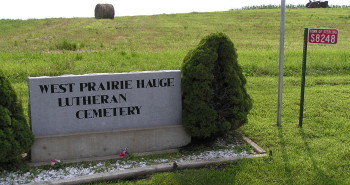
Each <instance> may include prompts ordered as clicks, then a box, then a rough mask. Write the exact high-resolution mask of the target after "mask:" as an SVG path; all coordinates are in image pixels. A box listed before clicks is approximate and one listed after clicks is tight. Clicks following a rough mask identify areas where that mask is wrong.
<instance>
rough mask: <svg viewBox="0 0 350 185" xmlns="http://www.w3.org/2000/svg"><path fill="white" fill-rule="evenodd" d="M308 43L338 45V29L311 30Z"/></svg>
mask: <svg viewBox="0 0 350 185" xmlns="http://www.w3.org/2000/svg"><path fill="white" fill-rule="evenodd" d="M308 42H309V43H315V44H337V42H338V30H336V29H309V33H308Z"/></svg>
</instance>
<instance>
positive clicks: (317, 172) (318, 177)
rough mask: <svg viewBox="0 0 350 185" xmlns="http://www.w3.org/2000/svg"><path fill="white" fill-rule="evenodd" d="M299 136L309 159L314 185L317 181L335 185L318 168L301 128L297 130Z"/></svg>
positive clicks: (334, 182)
mask: <svg viewBox="0 0 350 185" xmlns="http://www.w3.org/2000/svg"><path fill="white" fill-rule="evenodd" d="M299 135H300V136H301V138H302V140H303V142H304V149H305V150H306V154H307V155H308V157H309V158H310V161H311V164H312V167H313V169H314V172H315V177H314V180H315V181H314V183H316V182H317V181H319V182H320V183H321V184H337V182H336V181H334V180H332V179H331V177H329V176H328V175H327V174H326V173H325V172H324V171H323V170H322V169H321V168H320V167H319V164H318V163H317V161H316V159H315V157H314V153H313V152H312V150H311V148H310V146H309V143H308V141H307V136H306V134H305V132H304V129H303V128H299Z"/></svg>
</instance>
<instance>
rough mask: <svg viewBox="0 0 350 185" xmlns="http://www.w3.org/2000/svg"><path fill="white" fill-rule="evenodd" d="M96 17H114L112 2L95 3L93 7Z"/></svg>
mask: <svg viewBox="0 0 350 185" xmlns="http://www.w3.org/2000/svg"><path fill="white" fill-rule="evenodd" d="M95 18H96V19H114V7H113V5H112V4H97V5H96V7H95Z"/></svg>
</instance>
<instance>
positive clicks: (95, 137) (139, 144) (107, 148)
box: [31, 125, 191, 162]
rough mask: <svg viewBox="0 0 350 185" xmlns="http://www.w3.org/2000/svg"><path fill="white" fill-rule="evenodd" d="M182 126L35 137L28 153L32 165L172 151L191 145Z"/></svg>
mask: <svg viewBox="0 0 350 185" xmlns="http://www.w3.org/2000/svg"><path fill="white" fill-rule="evenodd" d="M190 141H191V138H190V136H189V135H188V134H187V133H186V132H185V130H184V128H183V127H182V125H173V126H161V127H148V128H137V129H123V130H114V131H100V132H86V133H77V134H63V135H50V136H37V137H36V138H35V142H34V145H33V146H32V149H31V156H32V159H31V160H32V162H48V161H51V160H53V159H59V160H63V162H64V160H72V159H81V158H89V157H102V156H109V155H117V154H118V153H119V152H120V151H121V149H122V148H128V152H130V153H138V152H148V151H158V150H166V149H173V148H178V147H181V146H184V145H186V144H188V143H190Z"/></svg>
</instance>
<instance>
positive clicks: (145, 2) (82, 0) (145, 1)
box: [0, 0, 350, 19]
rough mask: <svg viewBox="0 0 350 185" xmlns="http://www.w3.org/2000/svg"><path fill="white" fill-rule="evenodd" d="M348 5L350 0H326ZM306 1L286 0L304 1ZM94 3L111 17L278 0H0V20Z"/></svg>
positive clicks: (82, 10) (62, 12) (76, 12)
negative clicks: (108, 9)
mask: <svg viewBox="0 0 350 185" xmlns="http://www.w3.org/2000/svg"><path fill="white" fill-rule="evenodd" d="M328 1H329V4H330V5H350V0H328ZM307 2H308V0H286V4H294V5H297V4H306V3H307ZM98 3H109V4H113V6H114V9H115V16H133V15H153V14H163V13H165V14H171V13H189V12H212V11H226V10H230V9H236V8H241V7H244V6H253V5H268V4H273V5H279V4H281V0H1V1H0V19H32V18H35V19H42V18H53V17H54V18H61V17H65V18H71V17H94V10H95V6H96V4H98Z"/></svg>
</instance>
